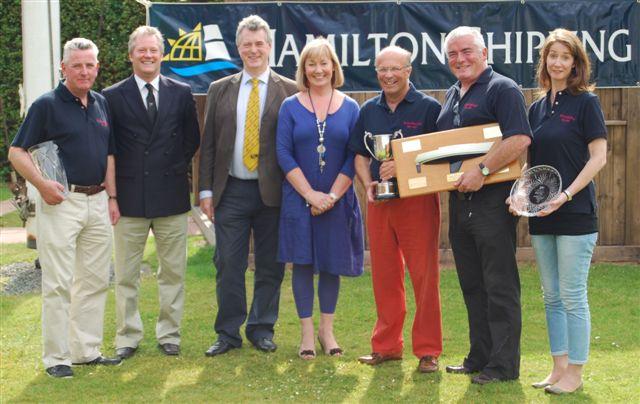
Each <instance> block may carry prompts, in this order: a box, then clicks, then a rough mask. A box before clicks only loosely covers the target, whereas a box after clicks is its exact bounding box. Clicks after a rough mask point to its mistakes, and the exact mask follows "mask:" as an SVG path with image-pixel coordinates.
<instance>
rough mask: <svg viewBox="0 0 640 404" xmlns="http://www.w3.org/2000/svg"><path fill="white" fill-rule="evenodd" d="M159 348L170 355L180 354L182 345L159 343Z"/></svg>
mask: <svg viewBox="0 0 640 404" xmlns="http://www.w3.org/2000/svg"><path fill="white" fill-rule="evenodd" d="M158 349H160V352H162V353H163V354H165V355H168V356H176V355H180V346H179V345H176V344H158Z"/></svg>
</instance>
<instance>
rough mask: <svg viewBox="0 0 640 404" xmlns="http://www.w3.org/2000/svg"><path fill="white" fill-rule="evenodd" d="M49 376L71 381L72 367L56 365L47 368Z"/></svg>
mask: <svg viewBox="0 0 640 404" xmlns="http://www.w3.org/2000/svg"><path fill="white" fill-rule="evenodd" d="M47 375H49V376H50V377H55V378H58V379H70V378H72V377H73V370H71V366H67V365H56V366H51V367H50V368H47Z"/></svg>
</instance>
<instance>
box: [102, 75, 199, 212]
mask: <svg viewBox="0 0 640 404" xmlns="http://www.w3.org/2000/svg"><path fill="white" fill-rule="evenodd" d="M159 87H160V88H159V97H158V98H159V103H158V104H159V105H158V115H157V118H156V122H155V125H152V124H151V121H150V120H149V118H148V116H147V110H146V108H145V106H144V103H143V101H142V96H141V95H140V91H139V90H138V86H137V84H136V81H135V78H134V77H133V76H131V77H129V78H127V79H125V80H123V81H121V82H119V83H116V84H114V85H112V86H111V87H109V88H106V89H104V90H103V91H102V94H103V95H104V96H105V98H106V99H107V102H108V103H109V109H110V113H111V122H112V127H113V133H114V137H115V143H116V156H115V159H116V191H117V194H118V206H119V208H120V214H121V215H122V216H129V217H145V218H154V217H163V216H171V215H177V214H180V213H184V212H187V211H189V210H190V209H191V202H190V199H189V191H190V190H189V179H188V170H189V163H190V161H191V158H192V157H193V155H194V154H195V152H196V150H197V149H198V146H199V144H200V132H199V126H198V115H197V111H196V104H195V100H194V98H193V94H192V93H191V87H189V86H188V85H187V84H184V83H181V82H179V81H176V80H173V79H170V78H168V77H164V76H160V82H159Z"/></svg>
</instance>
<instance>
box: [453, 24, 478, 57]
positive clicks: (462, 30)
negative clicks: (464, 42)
mask: <svg viewBox="0 0 640 404" xmlns="http://www.w3.org/2000/svg"><path fill="white" fill-rule="evenodd" d="M467 35H471V37H473V43H474V44H475V45H476V47H477V48H478V50H480V51H481V50H482V49H484V48H486V47H487V46H486V45H485V43H484V38H483V37H482V34H481V33H480V28H478V27H468V26H465V25H462V26H460V27H457V28H454V29H453V31H451V32H449V33H448V34H447V36H446V37H445V38H444V50H445V53H447V52H448V51H449V42H451V41H452V40H453V39H455V38H459V37H461V36H467Z"/></svg>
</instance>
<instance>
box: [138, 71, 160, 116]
mask: <svg viewBox="0 0 640 404" xmlns="http://www.w3.org/2000/svg"><path fill="white" fill-rule="evenodd" d="M133 78H135V79H136V84H137V85H138V90H139V91H140V95H141V96H142V103H143V104H144V107H145V108H148V107H149V106H148V105H147V94H149V90H147V87H145V86H146V85H147V82H146V81H144V80H142V79H141V78H140V77H138V76H137V75H135V74H134V75H133ZM150 84H151V87H153V96H154V97H155V99H156V110H157V109H158V108H159V107H160V91H159V90H160V75H158V76H156V77H155V78H154V79H153V80H151V82H150Z"/></svg>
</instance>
